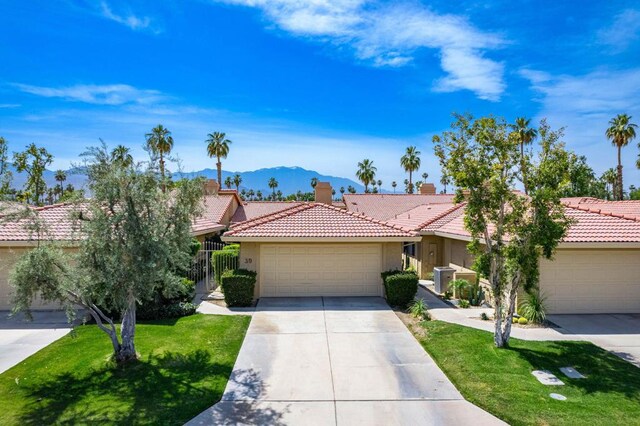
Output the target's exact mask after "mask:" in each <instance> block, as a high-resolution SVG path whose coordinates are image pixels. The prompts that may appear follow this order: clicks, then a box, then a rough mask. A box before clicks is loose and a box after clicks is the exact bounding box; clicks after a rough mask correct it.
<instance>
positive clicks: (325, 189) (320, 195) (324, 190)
mask: <svg viewBox="0 0 640 426" xmlns="http://www.w3.org/2000/svg"><path fill="white" fill-rule="evenodd" d="M331 192H332V188H331V184H330V183H329V182H318V183H317V184H316V203H324V204H329V205H331V201H332V199H333V194H331Z"/></svg>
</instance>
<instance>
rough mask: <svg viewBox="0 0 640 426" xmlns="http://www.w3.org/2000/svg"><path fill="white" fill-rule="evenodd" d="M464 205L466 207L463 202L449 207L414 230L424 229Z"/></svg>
mask: <svg viewBox="0 0 640 426" xmlns="http://www.w3.org/2000/svg"><path fill="white" fill-rule="evenodd" d="M466 205H467V203H466V201H463V202H462V203H458V204H454V205H453V206H451V207H450V208H448V209H447V210H445V211H444V212H442V213H440V214H439V215H437V216H435V217H433V218H431V219H429V220H426V221H425V222H423V223H421V224H420V225H418V227H417V228H416V229H418V230H420V229H422V228H425V227H427V226H429V225H431V224H432V223H434V222H435V221H437V220H440V219H442V218H444V217H446V216H448V215H450V214H451V213H453V212H455V211H456V210H458V209H459V208H460V207H464V206H466ZM452 220H453V219H452Z"/></svg>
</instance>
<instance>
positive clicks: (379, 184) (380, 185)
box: [376, 179, 382, 190]
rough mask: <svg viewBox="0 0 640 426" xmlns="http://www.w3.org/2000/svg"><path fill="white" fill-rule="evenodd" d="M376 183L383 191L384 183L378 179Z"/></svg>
mask: <svg viewBox="0 0 640 426" xmlns="http://www.w3.org/2000/svg"><path fill="white" fill-rule="evenodd" d="M376 183H377V184H378V188H380V190H382V181H381V180H380V179H378V181H377V182H376Z"/></svg>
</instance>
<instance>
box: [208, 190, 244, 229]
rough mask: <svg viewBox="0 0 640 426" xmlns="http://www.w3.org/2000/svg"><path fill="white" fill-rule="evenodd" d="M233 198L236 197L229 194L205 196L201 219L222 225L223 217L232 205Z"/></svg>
mask: <svg viewBox="0 0 640 426" xmlns="http://www.w3.org/2000/svg"><path fill="white" fill-rule="evenodd" d="M234 192H235V191H234ZM234 197H236V195H235V194H231V193H227V194H225V193H219V194H218V195H205V196H204V211H203V213H202V219H203V220H208V221H210V222H214V223H222V222H223V220H224V215H225V214H226V213H227V211H228V210H229V208H230V207H231V205H232V203H233V199H234Z"/></svg>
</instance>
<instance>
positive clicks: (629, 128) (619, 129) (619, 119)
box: [606, 114, 638, 200]
mask: <svg viewBox="0 0 640 426" xmlns="http://www.w3.org/2000/svg"><path fill="white" fill-rule="evenodd" d="M609 124H610V125H611V126H610V127H609V128H608V129H607V131H606V135H607V139H611V142H612V143H613V145H614V146H615V147H617V148H618V182H617V194H616V198H617V199H618V200H622V197H623V186H622V147H624V146H627V144H628V143H629V141H631V140H632V139H634V138H635V137H636V127H638V126H637V125H636V124H633V123H631V117H630V116H628V115H627V114H618V115H617V116H615V117H614V118H612V119H611V121H609Z"/></svg>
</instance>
